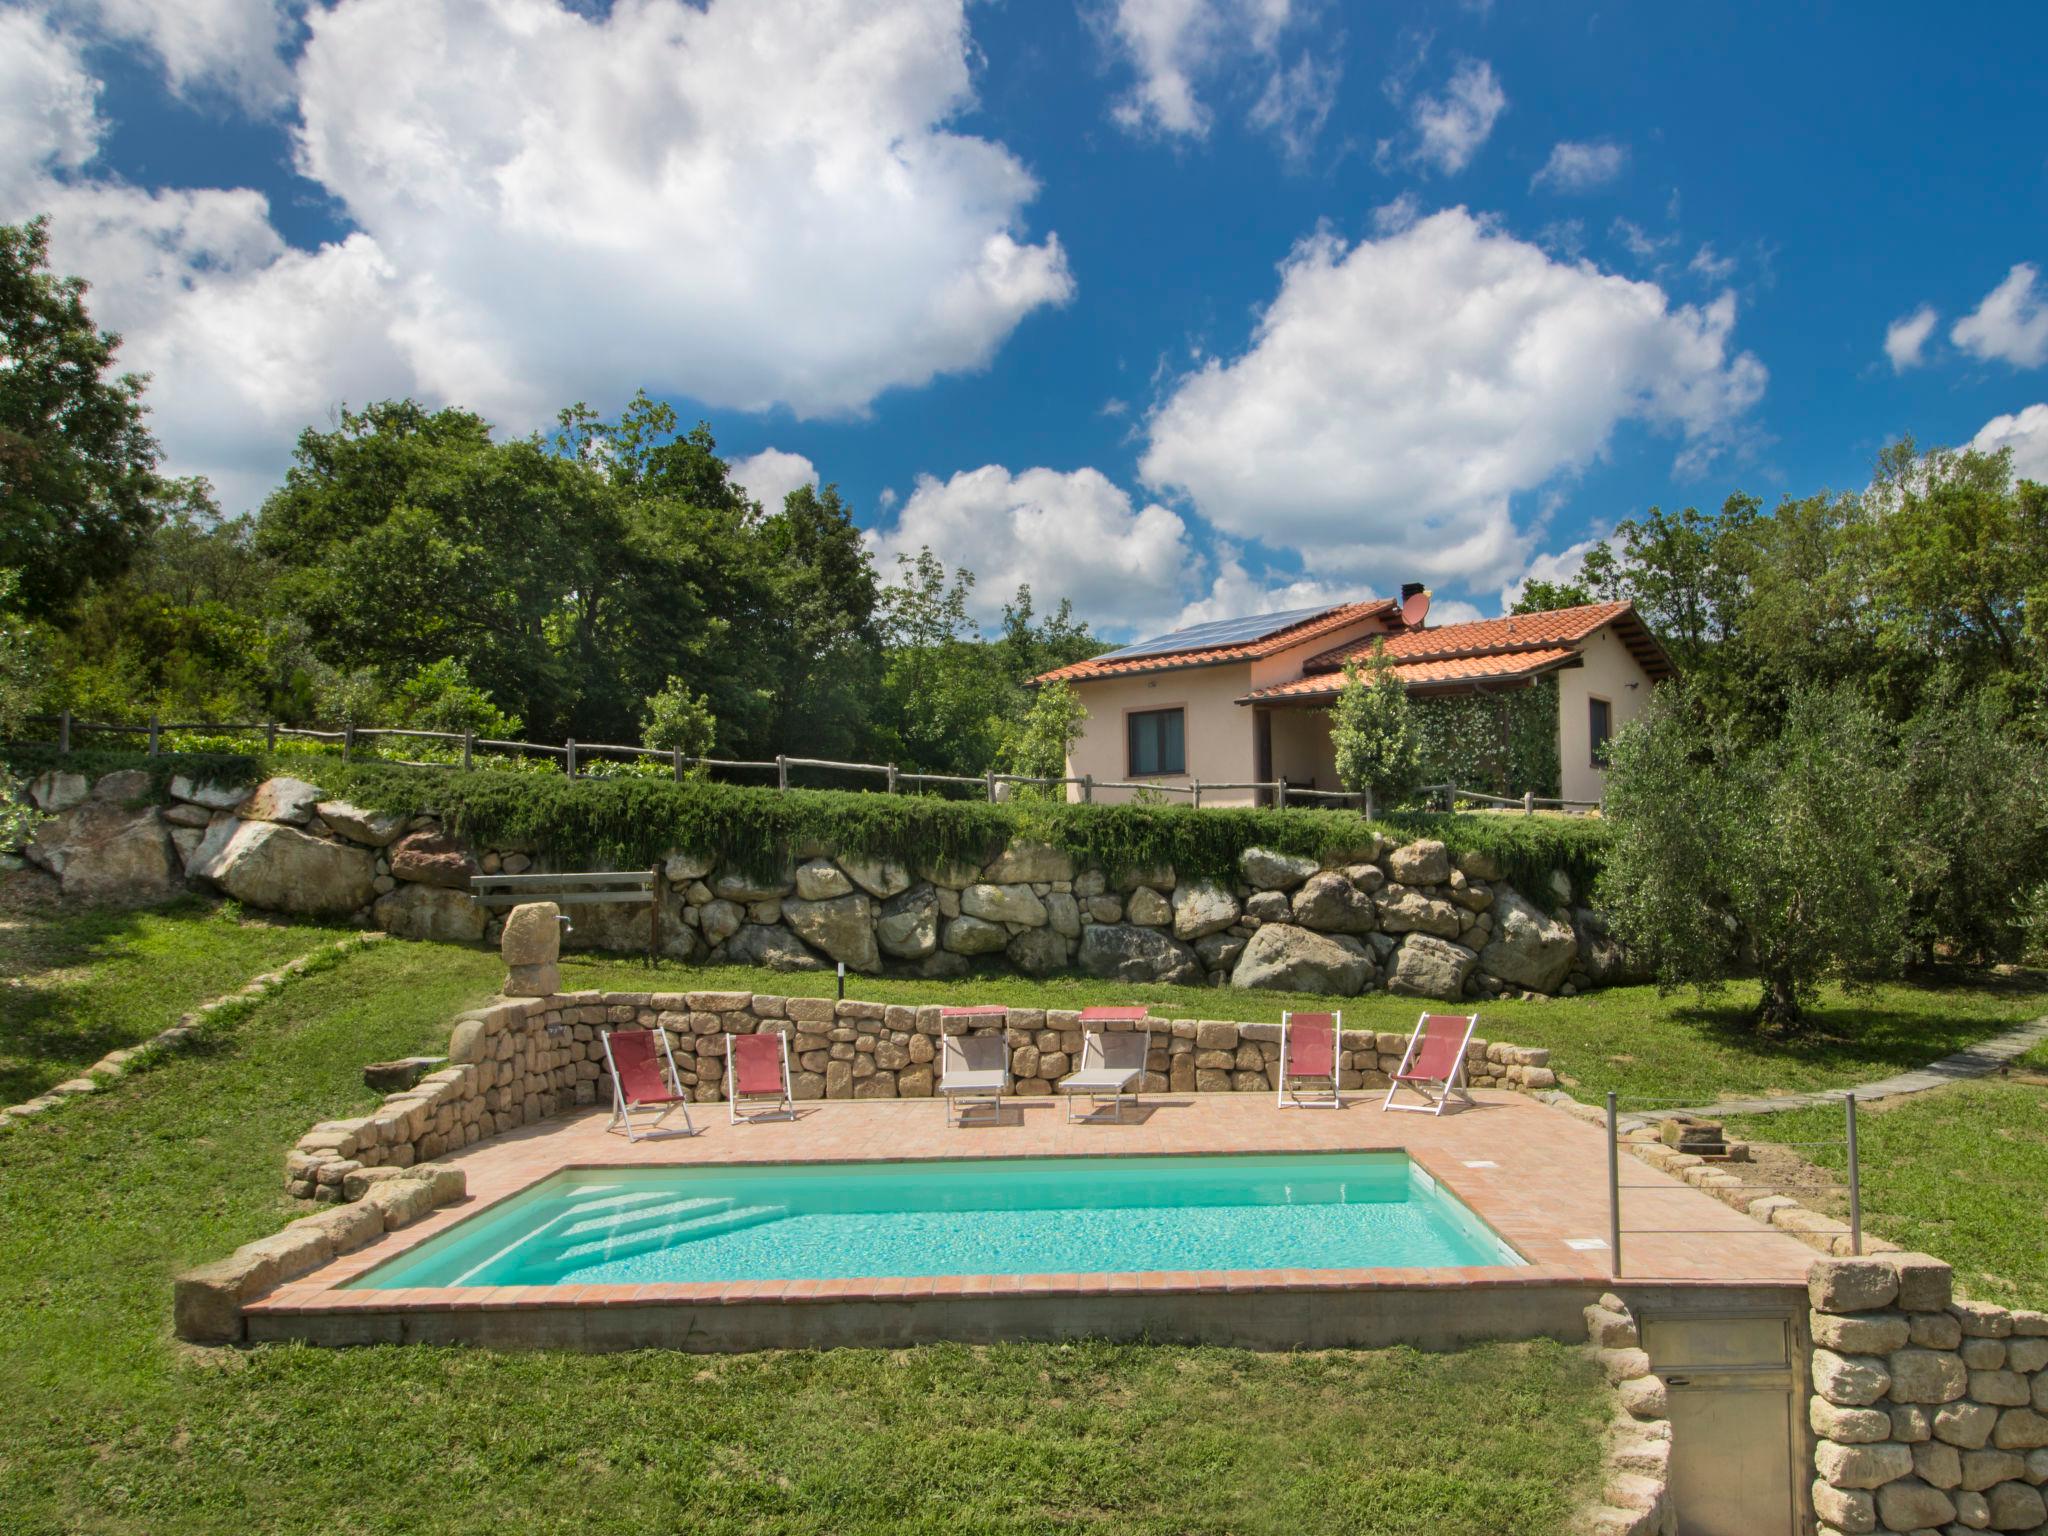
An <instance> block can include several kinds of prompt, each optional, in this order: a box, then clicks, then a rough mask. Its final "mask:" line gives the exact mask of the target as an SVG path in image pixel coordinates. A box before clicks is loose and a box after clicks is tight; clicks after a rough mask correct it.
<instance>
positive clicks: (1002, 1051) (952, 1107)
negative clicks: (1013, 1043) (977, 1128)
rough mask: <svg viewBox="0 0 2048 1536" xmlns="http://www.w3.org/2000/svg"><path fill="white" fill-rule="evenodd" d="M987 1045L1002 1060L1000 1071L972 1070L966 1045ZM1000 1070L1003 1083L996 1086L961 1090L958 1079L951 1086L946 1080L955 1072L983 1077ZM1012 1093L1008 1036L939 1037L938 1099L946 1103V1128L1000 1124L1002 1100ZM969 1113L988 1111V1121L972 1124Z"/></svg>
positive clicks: (964, 1087)
mask: <svg viewBox="0 0 2048 1536" xmlns="http://www.w3.org/2000/svg"><path fill="white" fill-rule="evenodd" d="M970 1040H973V1041H984V1040H985V1041H987V1042H989V1047H990V1050H991V1052H992V1054H994V1055H995V1056H997V1057H999V1058H1001V1065H1000V1067H976V1066H971V1065H969V1063H968V1060H967V1042H968V1041H970ZM998 1070H1000V1071H1001V1073H1002V1081H1001V1082H1000V1083H999V1084H997V1085H995V1086H993V1087H989V1086H984V1085H982V1084H979V1083H977V1084H973V1085H970V1086H962V1085H961V1084H960V1083H959V1082H958V1080H957V1079H955V1081H954V1082H952V1083H950V1084H949V1083H948V1082H947V1078H948V1077H950V1076H952V1075H953V1073H954V1072H955V1071H959V1072H972V1073H977V1074H979V1073H984V1072H993V1071H998ZM1009 1092H1010V1041H1009V1035H1008V1032H1007V1031H1005V1032H1004V1033H1003V1034H995V1035H940V1036H939V1096H940V1097H941V1098H943V1099H944V1100H945V1101H946V1124H948V1125H952V1126H964V1125H968V1124H975V1125H984V1124H988V1123H991V1122H993V1123H997V1124H1000V1123H1001V1121H1002V1118H1003V1100H1004V1099H1005V1098H1007V1097H1008V1096H1009ZM970 1110H987V1111H988V1112H989V1118H988V1120H974V1121H971V1122H970V1121H969V1120H968V1118H967V1116H968V1112H969V1111H970Z"/></svg>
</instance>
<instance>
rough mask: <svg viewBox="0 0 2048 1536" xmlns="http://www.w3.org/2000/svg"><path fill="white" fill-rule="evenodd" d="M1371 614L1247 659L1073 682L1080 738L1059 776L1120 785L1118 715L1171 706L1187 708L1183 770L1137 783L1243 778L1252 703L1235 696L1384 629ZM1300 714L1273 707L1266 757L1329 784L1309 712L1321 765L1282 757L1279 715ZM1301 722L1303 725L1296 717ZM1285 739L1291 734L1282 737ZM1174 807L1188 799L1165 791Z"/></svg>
mask: <svg viewBox="0 0 2048 1536" xmlns="http://www.w3.org/2000/svg"><path fill="white" fill-rule="evenodd" d="M1385 627H1386V626H1385V622H1384V620H1382V619H1381V618H1379V617H1378V616H1374V617H1371V618H1367V619H1362V620H1360V621H1359V622H1358V623H1356V624H1351V625H1347V626H1346V627H1344V628H1343V629H1338V630H1333V631H1331V632H1329V633H1327V634H1322V635H1318V636H1316V638H1315V639H1313V640H1311V641H1306V642H1304V643H1303V644H1301V645H1297V646H1294V647H1292V648H1290V649H1288V650H1284V651H1280V652H1277V653H1276V654H1274V655H1271V656H1266V657H1262V658H1261V659H1259V660H1257V661H1251V662H1244V661H1239V662H1232V663H1230V664H1229V665H1227V666H1217V667H1182V668H1177V669H1174V670H1171V671H1165V672H1151V673H1141V674H1138V675H1136V676H1130V677H1110V678H1103V679H1102V680H1100V681H1099V682H1084V683H1076V684H1075V685H1074V692H1075V694H1076V696H1077V697H1078V698H1079V699H1080V700H1081V703H1082V705H1083V707H1085V708H1086V709H1087V711H1088V718H1087V720H1086V721H1085V722H1084V723H1083V725H1082V727H1081V735H1080V738H1079V739H1078V740H1077V741H1076V742H1075V743H1074V749H1073V751H1072V752H1070V753H1069V754H1068V755H1067V774H1068V776H1069V777H1071V778H1079V777H1081V776H1082V775H1083V774H1089V775H1092V776H1093V777H1094V778H1095V780H1096V781H1097V782H1098V783H1100V782H1104V781H1108V782H1112V783H1114V782H1120V781H1122V780H1124V779H1125V778H1126V777H1127V776H1128V769H1129V766H1130V765H1129V763H1128V761H1127V753H1126V747H1125V741H1126V737H1125V731H1124V717H1125V716H1126V715H1128V714H1131V713H1132V712H1134V711H1138V710H1150V709H1174V708H1180V709H1184V710H1186V711H1187V721H1186V727H1187V768H1188V771H1187V772H1186V773H1185V774H1180V775H1170V776H1162V777H1160V778H1157V779H1148V780H1145V781H1144V782H1146V783H1153V784H1159V785H1180V786H1183V787H1187V786H1190V784H1191V782H1192V781H1193V780H1194V779H1201V780H1202V781H1203V782H1204V783H1205V784H1208V783H1238V784H1243V783H1250V782H1251V781H1252V780H1253V779H1255V778H1257V777H1258V747H1257V735H1256V721H1255V720H1254V719H1253V715H1252V707H1251V706H1250V705H1248V704H1239V703H1238V702H1237V700H1238V699H1240V698H1242V697H1243V696H1244V695H1245V694H1247V693H1249V692H1251V691H1252V690H1253V689H1254V688H1264V687H1267V686H1269V685H1270V684H1273V683H1284V682H1287V681H1289V680H1291V679H1293V678H1297V677H1299V676H1301V664H1302V663H1303V662H1304V661H1306V660H1308V658H1309V657H1311V656H1313V655H1315V654H1317V653H1318V652H1320V651H1326V650H1328V649H1329V648H1330V647H1332V646H1335V645H1341V644H1343V643H1344V642H1345V641H1347V640H1351V639H1355V638H1357V637H1358V636H1360V635H1366V634H1372V633H1376V632H1378V631H1380V630H1382V629H1384V628H1385ZM1299 713H1300V711H1283V710H1275V711H1274V716H1273V719H1274V731H1273V762H1274V769H1275V771H1276V772H1280V773H1283V774H1284V775H1285V776H1286V777H1288V778H1290V779H1299V778H1305V777H1309V776H1310V775H1311V774H1314V775H1315V776H1316V777H1317V785H1316V787H1317V788H1320V789H1334V788H1336V787H1337V780H1336V764H1335V760H1334V759H1330V757H1329V743H1328V740H1327V734H1328V728H1327V726H1325V725H1323V724H1321V723H1320V722H1321V721H1322V719H1323V718H1324V717H1322V716H1313V717H1312V719H1313V720H1314V721H1315V722H1316V723H1315V724H1313V725H1311V726H1309V728H1310V729H1313V730H1315V731H1317V732H1318V733H1320V734H1322V735H1323V736H1324V737H1325V740H1324V742H1323V744H1322V747H1321V751H1322V754H1323V757H1324V758H1325V759H1328V761H1327V762H1326V763H1325V765H1324V766H1322V767H1321V768H1313V767H1311V768H1307V769H1304V768H1303V767H1300V766H1297V765H1296V762H1295V759H1294V757H1292V756H1288V755H1284V749H1283V748H1282V746H1281V731H1282V717H1283V716H1292V715H1296V714H1299ZM1303 724H1307V722H1303ZM1290 739H1291V738H1290ZM1067 798H1068V799H1070V800H1078V799H1080V798H1081V790H1080V787H1079V786H1078V785H1073V786H1069V788H1068V790H1067ZM1131 798H1132V792H1131V791H1128V790H1098V791H1097V792H1096V795H1095V799H1096V801H1097V802H1098V803H1099V804H1105V805H1117V804H1122V803H1124V802H1126V801H1128V800H1130V799H1131ZM1170 798H1171V800H1172V801H1173V803H1174V804H1176V805H1185V804H1186V803H1188V799H1189V797H1188V796H1186V795H1173V796H1171V797H1170ZM1257 799H1258V795H1257V792H1256V791H1254V790H1243V789H1241V790H1218V791H1216V792H1215V793H1214V794H1211V793H1210V792H1209V791H1208V790H1207V789H1204V790H1203V791H1202V803H1203V804H1204V805H1212V804H1213V805H1251V804H1254V803H1256V801H1257Z"/></svg>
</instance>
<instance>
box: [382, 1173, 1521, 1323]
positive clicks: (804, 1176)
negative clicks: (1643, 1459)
mask: <svg viewBox="0 0 2048 1536" xmlns="http://www.w3.org/2000/svg"><path fill="white" fill-rule="evenodd" d="M1523 1262H1524V1261H1523V1260H1522V1258H1521V1257H1520V1256H1519V1255H1517V1254H1516V1253H1515V1252H1514V1250H1513V1249H1511V1248H1510V1247H1508V1245H1507V1244H1506V1243H1504V1242H1502V1241H1501V1239H1500V1238H1499V1237H1497V1236H1496V1235H1495V1234H1494V1233H1493V1231H1492V1230H1491V1229H1490V1228H1489V1227H1487V1225H1486V1224H1485V1223H1484V1222H1482V1221H1481V1220H1480V1219H1479V1218H1478V1217H1477V1216H1475V1215H1474V1214H1473V1213H1472V1212H1471V1211H1470V1210H1469V1209H1467V1208H1466V1206H1465V1205H1464V1204H1463V1203H1462V1202H1460V1201H1459V1200H1458V1199H1457V1198H1456V1197H1455V1196H1453V1195H1451V1194H1450V1193H1449V1192H1448V1191H1447V1190H1445V1189H1443V1188H1441V1187H1440V1186H1439V1185H1438V1184H1437V1182H1436V1180H1434V1179H1432V1178H1431V1177H1430V1176H1429V1175H1428V1174H1427V1173H1425V1172H1424V1171H1423V1170H1422V1169H1420V1168H1418V1167H1417V1166H1416V1165H1415V1164H1414V1163H1413V1162H1412V1161H1411V1160H1410V1159H1409V1158H1408V1157H1407V1156H1406V1155H1405V1154H1403V1153H1400V1152H1338V1153H1315V1154H1303V1155H1294V1154H1286V1155H1273V1154H1246V1155H1235V1156H1174V1157H1042V1158H975V1159H964V1160H958V1161H934V1162H900V1163H872V1162H868V1163H808V1164H790V1163H779V1164H772V1165H765V1166H764V1165H755V1166H745V1167H732V1166H696V1167H686V1168H603V1169H599V1168H570V1169H564V1170H563V1171H562V1172H560V1173H557V1174H555V1175H553V1176H552V1177H550V1178H547V1179H544V1180H542V1181H541V1182H540V1183H539V1184H536V1185H535V1186H534V1187H533V1188H531V1189H528V1190H526V1191H524V1192H522V1193H521V1194H518V1195H516V1196H514V1197H512V1198H511V1199H509V1200H506V1201H505V1202H503V1203H502V1204H500V1205H497V1206H494V1207H492V1208H491V1209H489V1210H487V1211H484V1212H481V1213H480V1214H478V1215H476V1216H474V1217H472V1218H470V1219H469V1220H467V1221H464V1222H461V1223H459V1224H458V1225H456V1226H454V1227H451V1228H449V1229H448V1230H447V1231H445V1232H442V1233H440V1234H438V1235H437V1236H435V1237H432V1238H429V1239H428V1240H427V1241H425V1242H424V1243H422V1244H420V1245H419V1246H418V1247H417V1248H414V1249H412V1250H411V1251H409V1252H407V1253H404V1254H400V1255H399V1256H397V1257H396V1258H394V1259H392V1260H390V1261H389V1262H388V1263H385V1264H382V1265H379V1266H378V1267H377V1268H375V1269H373V1270H371V1271H369V1272H368V1273H367V1274H364V1275H362V1276H361V1277H359V1278H358V1279H356V1280H354V1281H351V1282H350V1283H349V1284H350V1287H351V1288H354V1289H395V1288H401V1287H412V1286H484V1285H597V1284H611V1285H620V1284H635V1283H639V1284H652V1283H658V1282H691V1281H743V1280H799V1279H815V1280H836V1279H856V1278H864V1277H871V1276H885V1275H886V1276H924V1275H1030V1274H1117V1273H1132V1272H1139V1271H1148V1270H1267V1269H1378V1268H1402V1269H1408V1268H1441V1267H1452V1266H1458V1267H1462V1266H1475V1265H1477V1266H1496V1265H1497V1266H1519V1265H1521V1264H1522V1263H1523Z"/></svg>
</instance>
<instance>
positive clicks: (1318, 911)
mask: <svg viewBox="0 0 2048 1536" xmlns="http://www.w3.org/2000/svg"><path fill="white" fill-rule="evenodd" d="M1293 915H1294V921H1295V923H1296V924H1297V925H1298V926H1300V927H1303V928H1313V929H1315V930H1316V931H1317V932H1318V933H1370V932H1372V930H1373V929H1374V928H1376V927H1378V926H1379V919H1378V918H1377V917H1376V916H1375V915H1374V913H1373V908H1372V898H1371V897H1370V896H1368V895H1366V894H1365V893H1364V892H1363V891H1361V890H1359V889H1358V887H1357V886H1355V885H1353V884H1352V883H1351V882H1350V881H1349V880H1347V879H1345V878H1344V877H1343V876H1342V875H1340V874H1338V873H1337V872H1336V871H1335V870H1334V869H1326V870H1324V871H1323V872H1322V873H1321V874H1319V875H1314V876H1311V877H1310V879H1309V882H1308V884H1306V885H1304V886H1303V887H1302V888H1301V889H1300V890H1298V891H1296V892H1295V893H1294V914H1293Z"/></svg>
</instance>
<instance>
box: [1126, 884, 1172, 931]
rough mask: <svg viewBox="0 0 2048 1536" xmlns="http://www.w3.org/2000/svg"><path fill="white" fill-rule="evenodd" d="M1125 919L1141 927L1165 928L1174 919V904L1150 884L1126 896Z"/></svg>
mask: <svg viewBox="0 0 2048 1536" xmlns="http://www.w3.org/2000/svg"><path fill="white" fill-rule="evenodd" d="M1124 921H1126V922H1130V923H1136V924H1137V925H1138V926H1139V927H1141V928H1164V927H1166V926H1167V925H1168V924H1170V923H1171V922H1172V921H1173V904H1172V903H1171V902H1170V901H1168V900H1167V899H1166V898H1165V897H1164V896H1162V895H1160V894H1159V893H1158V892H1157V891H1155V890H1153V889H1152V887H1151V886H1149V885H1141V886H1139V887H1138V888H1137V889H1136V890H1134V891H1132V892H1131V894H1130V895H1129V896H1127V897H1125V898H1124Z"/></svg>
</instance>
